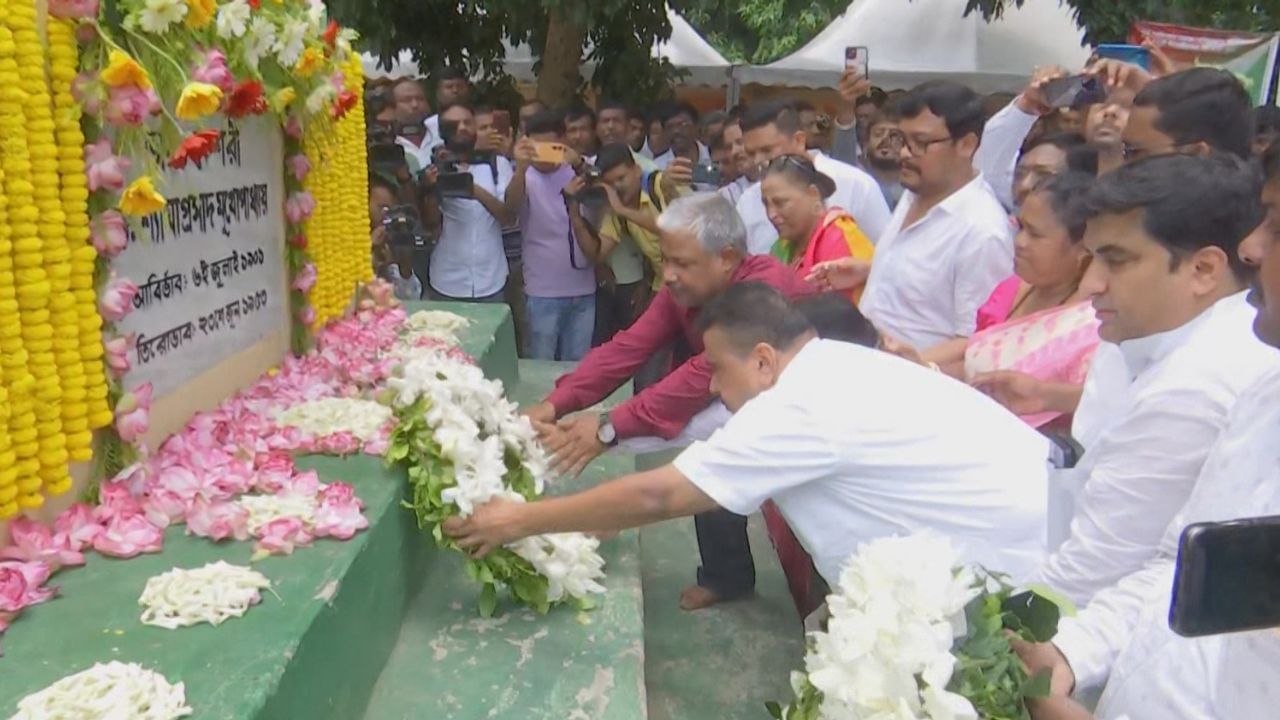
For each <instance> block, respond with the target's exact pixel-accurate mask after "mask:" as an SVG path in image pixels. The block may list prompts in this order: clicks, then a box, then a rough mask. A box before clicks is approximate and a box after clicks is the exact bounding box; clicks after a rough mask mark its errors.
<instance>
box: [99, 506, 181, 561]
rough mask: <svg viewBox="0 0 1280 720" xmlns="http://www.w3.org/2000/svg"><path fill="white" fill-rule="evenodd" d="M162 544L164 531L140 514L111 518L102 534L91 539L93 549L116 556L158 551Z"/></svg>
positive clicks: (128, 556)
mask: <svg viewBox="0 0 1280 720" xmlns="http://www.w3.org/2000/svg"><path fill="white" fill-rule="evenodd" d="M162 545H164V531H163V530H161V529H160V528H158V527H156V525H155V524H154V523H152V522H151V521H150V520H148V519H147V518H146V516H145V515H142V514H135V515H124V516H117V517H114V518H112V519H111V520H110V521H109V522H108V523H107V525H106V527H105V528H103V530H102V534H100V535H98V537H96V538H94V539H93V549H94V550H97V551H98V552H100V553H102V554H103V555H107V556H109V557H117V558H131V557H134V556H135V555H140V554H142V553H154V552H160V548H161V546H162Z"/></svg>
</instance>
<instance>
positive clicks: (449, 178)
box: [436, 172, 475, 198]
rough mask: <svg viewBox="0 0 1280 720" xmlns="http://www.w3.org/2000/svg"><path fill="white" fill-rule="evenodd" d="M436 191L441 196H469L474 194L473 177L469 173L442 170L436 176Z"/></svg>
mask: <svg viewBox="0 0 1280 720" xmlns="http://www.w3.org/2000/svg"><path fill="white" fill-rule="evenodd" d="M436 191H437V192H439V193H440V197H442V198H469V197H472V196H474V195H475V178H474V177H472V175H471V173H465V172H442V173H440V175H439V176H438V177H437V178H436Z"/></svg>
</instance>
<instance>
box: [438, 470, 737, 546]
mask: <svg viewBox="0 0 1280 720" xmlns="http://www.w3.org/2000/svg"><path fill="white" fill-rule="evenodd" d="M717 507H719V506H718V505H716V502H715V501H714V500H712V499H711V498H710V497H708V496H707V495H706V493H704V492H702V491H701V490H699V489H698V487H697V486H696V485H694V484H693V483H692V482H690V481H689V479H688V478H686V477H685V476H684V475H683V474H682V473H681V472H680V471H679V470H677V469H676V468H675V466H674V465H663V466H662V467H660V468H658V469H656V470H650V471H648V472H642V473H635V474H633V475H627V476H624V477H621V478H618V479H617V480H613V481H610V482H607V483H603V484H601V485H597V486H596V487H594V488H591V489H590V490H586V491H583V492H580V493H577V494H574V495H566V496H564V497H558V498H545V499H542V500H537V501H534V502H531V503H516V502H511V501H509V500H494V501H492V502H490V503H488V504H486V505H483V506H480V507H478V508H476V511H475V513H473V514H472V515H471V517H468V518H452V519H450V520H448V521H446V522H445V524H444V531H445V533H446V534H448V535H449V536H451V537H453V538H454V540H456V541H457V543H458V545H459V546H460V547H461V548H462V549H464V550H467V551H470V552H471V554H472V555H474V556H475V557H481V556H484V555H486V554H488V553H489V552H490V551H492V550H493V549H495V548H498V547H501V546H502V545H505V544H507V543H510V542H514V541H516V540H519V539H521V538H524V537H528V536H530V535H543V534H546V533H557V532H605V531H609V530H624V529H626V528H633V527H639V526H641V525H648V524H651V523H655V522H659V521H662V520H669V519H671V518H677V517H684V516H686V515H696V514H697V513H700V512H706V511H708V510H714V509H716V508H717Z"/></svg>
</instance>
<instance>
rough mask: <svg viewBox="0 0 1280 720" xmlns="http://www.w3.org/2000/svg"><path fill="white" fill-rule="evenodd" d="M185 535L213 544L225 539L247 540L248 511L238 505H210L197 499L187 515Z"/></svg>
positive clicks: (226, 503) (230, 503)
mask: <svg viewBox="0 0 1280 720" xmlns="http://www.w3.org/2000/svg"><path fill="white" fill-rule="evenodd" d="M187 534H188V535H196V536H198V537H207V538H209V539H210V540H212V541H214V542H221V541H223V540H226V539H227V538H235V539H236V540H248V539H249V511H248V510H246V509H245V508H244V507H243V506H241V505H239V504H238V503H234V502H220V503H210V502H207V501H205V500H204V499H203V498H198V499H196V502H195V504H194V505H193V506H192V507H191V512H189V513H188V514H187Z"/></svg>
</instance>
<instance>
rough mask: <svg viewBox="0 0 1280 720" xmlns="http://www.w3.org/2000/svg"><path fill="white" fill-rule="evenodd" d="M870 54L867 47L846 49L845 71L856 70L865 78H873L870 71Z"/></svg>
mask: <svg viewBox="0 0 1280 720" xmlns="http://www.w3.org/2000/svg"><path fill="white" fill-rule="evenodd" d="M868 65H869V63H868V54H867V49H866V48H865V47H857V46H852V45H851V46H849V47H847V48H845V49H844V69H845V70H855V71H857V73H858V75H860V76H862V77H864V78H868V79H870V78H871V75H870V73H869V71H868V67H867V66H868Z"/></svg>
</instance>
